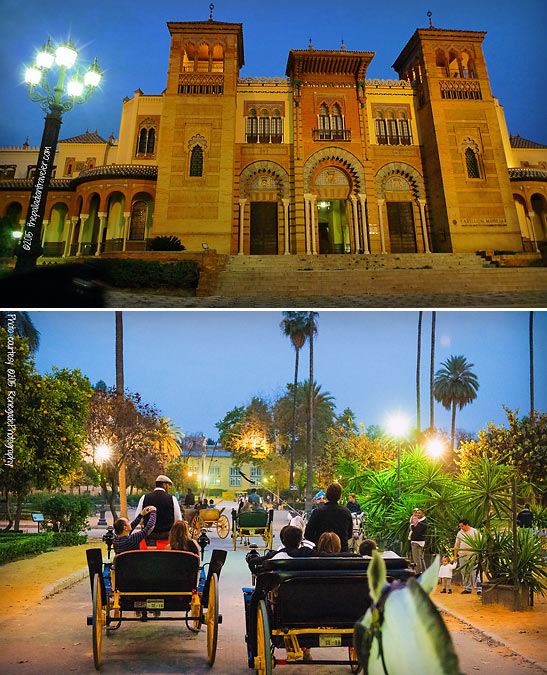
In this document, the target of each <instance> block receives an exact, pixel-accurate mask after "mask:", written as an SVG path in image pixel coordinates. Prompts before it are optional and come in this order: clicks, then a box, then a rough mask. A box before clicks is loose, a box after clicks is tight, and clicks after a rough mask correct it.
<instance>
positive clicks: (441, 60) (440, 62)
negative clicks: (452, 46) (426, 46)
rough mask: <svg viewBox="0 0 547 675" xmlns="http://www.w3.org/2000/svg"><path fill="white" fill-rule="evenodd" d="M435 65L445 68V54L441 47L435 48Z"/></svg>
mask: <svg viewBox="0 0 547 675" xmlns="http://www.w3.org/2000/svg"><path fill="white" fill-rule="evenodd" d="M435 65H436V66H437V68H445V69H446V55H445V53H444V51H443V50H442V49H437V51H436V52H435Z"/></svg>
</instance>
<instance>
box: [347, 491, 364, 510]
mask: <svg viewBox="0 0 547 675" xmlns="http://www.w3.org/2000/svg"><path fill="white" fill-rule="evenodd" d="M346 508H347V509H348V511H349V512H350V513H361V504H359V502H358V501H357V500H356V499H355V495H350V496H349V501H348V503H347V504H346Z"/></svg>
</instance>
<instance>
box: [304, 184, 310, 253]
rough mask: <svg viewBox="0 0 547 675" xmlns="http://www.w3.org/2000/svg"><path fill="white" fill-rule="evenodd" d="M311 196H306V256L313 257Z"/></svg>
mask: <svg viewBox="0 0 547 675" xmlns="http://www.w3.org/2000/svg"><path fill="white" fill-rule="evenodd" d="M310 199H311V195H310V194H305V195H304V222H305V235H306V255H311V236H310V232H311V228H310Z"/></svg>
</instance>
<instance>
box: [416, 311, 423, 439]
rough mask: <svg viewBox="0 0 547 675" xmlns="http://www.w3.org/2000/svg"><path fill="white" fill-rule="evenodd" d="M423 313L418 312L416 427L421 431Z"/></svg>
mask: <svg viewBox="0 0 547 675" xmlns="http://www.w3.org/2000/svg"><path fill="white" fill-rule="evenodd" d="M422 314H423V312H418V356H417V359H416V429H417V430H418V433H419V432H420V429H421V425H420V363H421V359H422Z"/></svg>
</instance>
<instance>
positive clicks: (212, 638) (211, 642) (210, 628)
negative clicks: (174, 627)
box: [205, 574, 218, 667]
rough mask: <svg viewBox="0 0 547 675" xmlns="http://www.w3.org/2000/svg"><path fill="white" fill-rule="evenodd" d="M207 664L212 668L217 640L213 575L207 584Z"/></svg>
mask: <svg viewBox="0 0 547 675" xmlns="http://www.w3.org/2000/svg"><path fill="white" fill-rule="evenodd" d="M205 621H206V624H207V662H208V663H209V666H211V667H212V666H213V664H214V662H215V656H216V653H217V639H218V576H217V575H216V574H213V576H212V577H211V582H210V584H209V603H208V605H207V618H206V620H205Z"/></svg>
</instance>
